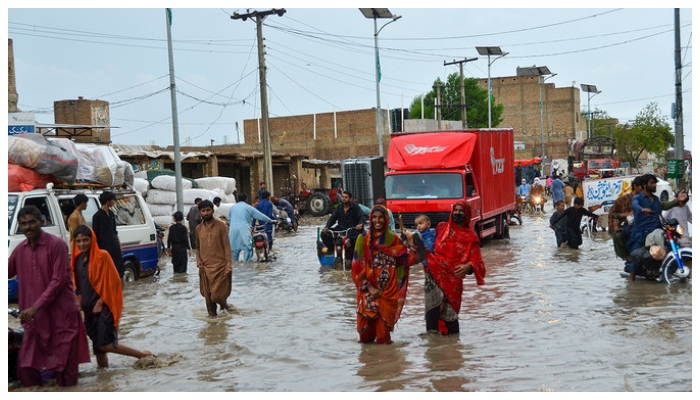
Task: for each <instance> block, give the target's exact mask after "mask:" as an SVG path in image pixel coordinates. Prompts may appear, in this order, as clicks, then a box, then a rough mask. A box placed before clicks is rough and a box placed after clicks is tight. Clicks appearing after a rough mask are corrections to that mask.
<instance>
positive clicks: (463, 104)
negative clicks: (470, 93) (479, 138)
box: [444, 57, 479, 129]
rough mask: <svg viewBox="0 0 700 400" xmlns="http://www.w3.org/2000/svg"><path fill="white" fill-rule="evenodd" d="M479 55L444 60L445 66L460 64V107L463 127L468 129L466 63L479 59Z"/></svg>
mask: <svg viewBox="0 0 700 400" xmlns="http://www.w3.org/2000/svg"><path fill="white" fill-rule="evenodd" d="M478 59H479V58H478V57H474V58H465V59H464V60H462V61H454V60H453V61H452V62H449V63H448V62H446V61H445V62H444V65H445V66H448V65H453V64H459V89H460V105H459V107H460V108H461V109H462V129H467V104H466V98H465V94H464V63H468V62H469V61H476V60H478Z"/></svg>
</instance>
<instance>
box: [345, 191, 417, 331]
mask: <svg viewBox="0 0 700 400" xmlns="http://www.w3.org/2000/svg"><path fill="white" fill-rule="evenodd" d="M370 221H371V224H370V229H369V231H368V232H365V233H363V234H362V235H360V236H359V237H358V239H357V241H356V243H355V253H354V255H353V260H352V279H353V281H354V282H355V286H357V332H358V333H359V334H360V341H361V342H363V343H371V342H373V341H375V340H376V341H377V344H389V343H391V332H392V331H393V330H394V325H395V324H396V321H397V320H398V319H399V317H400V316H401V310H402V309H403V304H404V300H405V299H406V292H407V290H408V268H409V266H410V265H413V264H416V263H417V262H420V260H418V259H417V258H416V256H415V254H414V252H413V251H412V250H410V249H409V248H408V247H407V246H406V245H404V243H403V242H402V240H401V238H400V237H399V236H398V235H396V234H394V233H393V232H391V231H390V230H389V213H388V212H387V209H386V207H384V206H382V205H375V206H374V207H373V208H372V211H371V212H370ZM407 241H408V243H409V244H410V245H413V238H412V234H408V235H407ZM417 242H418V241H417ZM421 243H422V242H421ZM409 250H410V251H409Z"/></svg>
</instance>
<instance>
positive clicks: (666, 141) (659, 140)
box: [613, 102, 674, 168]
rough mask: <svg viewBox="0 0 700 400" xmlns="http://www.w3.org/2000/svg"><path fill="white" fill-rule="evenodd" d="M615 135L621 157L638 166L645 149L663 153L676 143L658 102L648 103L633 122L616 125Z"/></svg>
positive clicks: (650, 151) (649, 151) (648, 151)
mask: <svg viewBox="0 0 700 400" xmlns="http://www.w3.org/2000/svg"><path fill="white" fill-rule="evenodd" d="M613 137H614V138H615V141H616V147H617V151H618V154H619V155H620V158H621V159H622V160H625V161H629V162H630V163H634V165H635V166H636V167H637V168H639V157H640V156H641V155H642V153H643V152H644V151H645V150H646V152H647V153H656V154H663V153H664V152H665V151H666V150H667V149H668V148H669V146H670V145H671V144H673V143H674V136H673V133H672V132H671V126H670V125H669V124H668V122H666V117H665V116H664V115H662V114H661V110H660V109H659V105H658V103H656V102H652V103H649V104H647V106H646V107H645V108H644V109H643V110H642V111H640V112H639V114H637V117H636V119H635V120H634V121H632V123H627V124H622V125H618V126H616V127H615V128H614V129H613Z"/></svg>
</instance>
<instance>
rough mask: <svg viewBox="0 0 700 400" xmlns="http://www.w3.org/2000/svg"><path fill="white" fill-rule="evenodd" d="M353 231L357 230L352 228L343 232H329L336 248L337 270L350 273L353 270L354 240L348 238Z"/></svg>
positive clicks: (334, 260) (334, 261) (335, 261)
mask: <svg viewBox="0 0 700 400" xmlns="http://www.w3.org/2000/svg"><path fill="white" fill-rule="evenodd" d="M351 229H355V228H354V227H352V228H348V229H345V230H342V231H332V230H330V229H329V230H328V232H329V233H330V234H331V236H333V244H334V248H335V258H334V259H333V268H335V269H337V270H343V271H348V270H350V269H351V268H352V255H353V252H354V251H355V249H354V248H353V247H352V245H353V242H352V240H351V239H350V238H349V237H348V234H349V233H350V230H351Z"/></svg>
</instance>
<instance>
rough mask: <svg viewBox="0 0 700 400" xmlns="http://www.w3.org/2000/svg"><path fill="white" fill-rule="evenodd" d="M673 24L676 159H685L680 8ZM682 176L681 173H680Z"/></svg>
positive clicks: (680, 180) (681, 186)
mask: <svg viewBox="0 0 700 400" xmlns="http://www.w3.org/2000/svg"><path fill="white" fill-rule="evenodd" d="M673 16H674V18H673V19H674V24H675V28H674V29H675V44H676V50H675V56H676V109H675V112H674V114H675V115H674V116H675V125H676V129H675V130H676V142H675V146H674V147H675V149H676V159H677V160H685V149H684V148H683V146H684V143H683V82H682V79H683V76H682V75H683V65H681V27H680V19H681V17H680V9H678V8H676V9H674V10H673ZM680 167H681V168H682V169H684V168H685V162H683V163H682V164H681V165H680ZM681 176H683V175H681ZM678 188H679V189H685V180H684V179H683V178H682V177H681V178H678Z"/></svg>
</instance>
